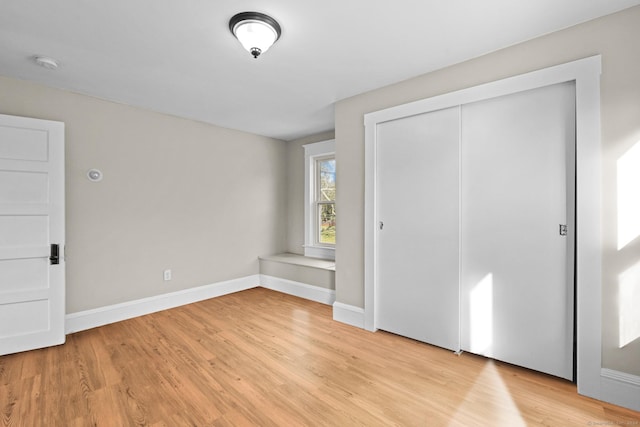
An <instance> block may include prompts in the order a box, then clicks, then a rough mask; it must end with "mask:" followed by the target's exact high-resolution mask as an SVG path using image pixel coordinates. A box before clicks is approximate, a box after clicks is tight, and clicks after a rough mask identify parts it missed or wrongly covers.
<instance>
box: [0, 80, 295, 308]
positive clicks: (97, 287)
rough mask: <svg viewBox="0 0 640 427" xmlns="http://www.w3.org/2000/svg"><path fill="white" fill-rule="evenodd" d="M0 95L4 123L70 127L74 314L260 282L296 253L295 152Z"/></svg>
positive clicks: (16, 88)
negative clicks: (289, 225) (97, 175)
mask: <svg viewBox="0 0 640 427" xmlns="http://www.w3.org/2000/svg"><path fill="white" fill-rule="evenodd" d="M0 94H2V95H1V96H0V113H2V114H10V115H19V116H28V117H35V118H42V119H49V120H59V121H63V122H65V125H66V180H67V182H66V197H67V200H66V209H67V212H66V217H67V313H73V312H77V311H82V310H87V309H91V308H96V307H101V306H106V305H110V304H115V303H120V302H124V301H130V300H135V299H139V298H143V297H149V296H153V295H157V294H163V293H167V292H172V291H177V290H181V289H185V288H190V287H195V286H200V285H207V284H211V283H216V282H219V281H223V280H229V279H234V278H239V277H244V276H248V275H253V274H257V273H258V256H259V255H263V254H269V253H276V252H282V251H284V250H285V248H286V237H285V236H286V214H287V212H286V209H285V207H284V206H285V205H286V198H287V194H286V188H287V187H286V143H285V142H283V141H278V140H274V139H270V138H266V137H261V136H256V135H252V134H248V133H243V132H238V131H233V130H229V129H223V128H219V127H215V126H211V125H207V124H204V123H199V122H195V121H190V120H185V119H180V118H176V117H172V116H167V115H163V114H158V113H154V112H150V111H145V110H141V109H137V108H133V107H129V106H126V105H121V104H116V103H112V102H107V101H103V100H99V99H96V98H91V97H88V96H83V95H78V94H74V93H70V92H65V91H60V90H56V89H51V88H47V87H43V86H39V85H35V84H31V83H27V82H23V81H19V80H13V79H8V78H0ZM90 168H99V169H101V170H102V171H103V173H104V179H103V181H101V182H98V183H92V182H90V181H88V180H87V179H86V178H85V173H86V171H87V170H88V169H90ZM166 268H171V269H172V271H173V280H172V281H169V282H164V281H163V277H162V272H163V270H164V269H166Z"/></svg>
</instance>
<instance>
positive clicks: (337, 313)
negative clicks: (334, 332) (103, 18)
mask: <svg viewBox="0 0 640 427" xmlns="http://www.w3.org/2000/svg"><path fill="white" fill-rule="evenodd" d="M333 320H335V321H337V322H341V323H346V324H347V325H351V326H355V327H356V328H360V329H363V328H364V309H362V308H360V307H356V306H354V305H349V304H343V303H341V302H337V301H336V302H334V303H333Z"/></svg>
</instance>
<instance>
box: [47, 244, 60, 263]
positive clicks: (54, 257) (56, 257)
mask: <svg viewBox="0 0 640 427" xmlns="http://www.w3.org/2000/svg"><path fill="white" fill-rule="evenodd" d="M49 261H50V262H51V265H57V264H60V245H58V244H56V243H52V244H51V256H49Z"/></svg>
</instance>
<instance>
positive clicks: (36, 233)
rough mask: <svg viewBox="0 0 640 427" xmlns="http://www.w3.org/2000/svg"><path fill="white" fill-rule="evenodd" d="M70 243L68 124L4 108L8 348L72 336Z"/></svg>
mask: <svg viewBox="0 0 640 427" xmlns="http://www.w3.org/2000/svg"><path fill="white" fill-rule="evenodd" d="M64 243H65V241H64V124H63V123H59V122H52V121H45V120H36V119H29V118H24V117H13V116H6V115H0V354H9V353H15V352H19V351H25V350H30V349H34V348H41V347H46V346H51V345H56V344H61V343H63V342H64V340H65V335H64V315H65V308H64V307H65V300H64V299H65V270H64V269H65V263H64V253H63V251H64ZM52 244H57V245H59V246H58V248H59V250H58V255H59V257H58V264H55V262H56V261H55V259H54V260H53V261H52V260H50V257H52V246H51V245H52Z"/></svg>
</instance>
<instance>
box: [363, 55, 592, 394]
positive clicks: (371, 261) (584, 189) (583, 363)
mask: <svg viewBox="0 0 640 427" xmlns="http://www.w3.org/2000/svg"><path fill="white" fill-rule="evenodd" d="M601 70H602V65H601V57H600V56H599V55H597V56H593V57H590V58H585V59H581V60H578V61H573V62H570V63H567V64H562V65H558V66H555V67H550V68H545V69H542V70H538V71H533V72H530V73H526V74H523V75H519V76H515V77H510V78H506V79H503V80H498V81H495V82H492V83H487V84H483V85H479V86H475V87H472V88H468V89H462V90H459V91H455V92H451V93H448V94H444V95H440V96H435V97H432V98H428V99H423V100H420V101H415V102H411V103H408V104H404V105H400V106H396V107H392V108H388V109H385V110H381V111H377V112H373V113H369V114H365V116H364V123H365V218H364V220H365V221H364V224H365V230H364V237H365V271H364V273H365V274H364V275H365V304H364V320H365V321H364V326H365V329H367V330H371V331H374V330H376V322H375V319H376V318H375V312H376V300H375V290H376V277H377V271H376V266H377V264H378V263H377V248H376V246H377V240H376V235H377V233H376V230H377V228H376V224H377V212H376V126H377V125H378V123H382V122H385V121H389V120H395V119H399V118H402V117H407V116H412V115H416V114H422V113H427V112H430V111H435V110H439V109H443V108H450V107H454V106H457V105H464V104H468V103H471V102H475V101H480V100H484V99H490V98H495V97H498V96H502V95H508V94H511V93H516V92H521V91H525V90H530V89H535V88H539V87H543V86H549V85H553V84H557V83H564V82H568V81H575V82H576V163H577V167H576V185H577V192H576V216H577V230H576V233H577V234H576V241H577V246H576V265H577V270H576V273H577V274H576V283H577V304H576V314H577V330H578V336H577V341H578V354H577V367H578V374H577V383H578V392H579V393H580V394H583V395H586V396H590V397H594V398H597V399H600V398H601V397H600V396H601V377H600V370H601V366H602V364H601V351H602V344H601V340H602V337H601V328H602V316H601V314H602V313H601V300H602V297H601V291H600V289H601V285H602V283H601V282H602V271H601V262H602V260H601V250H602V237H601V209H602V205H601V185H602V184H601V182H602V173H601V165H600V163H601V159H602V155H601V151H600V150H601V148H600V74H601Z"/></svg>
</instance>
